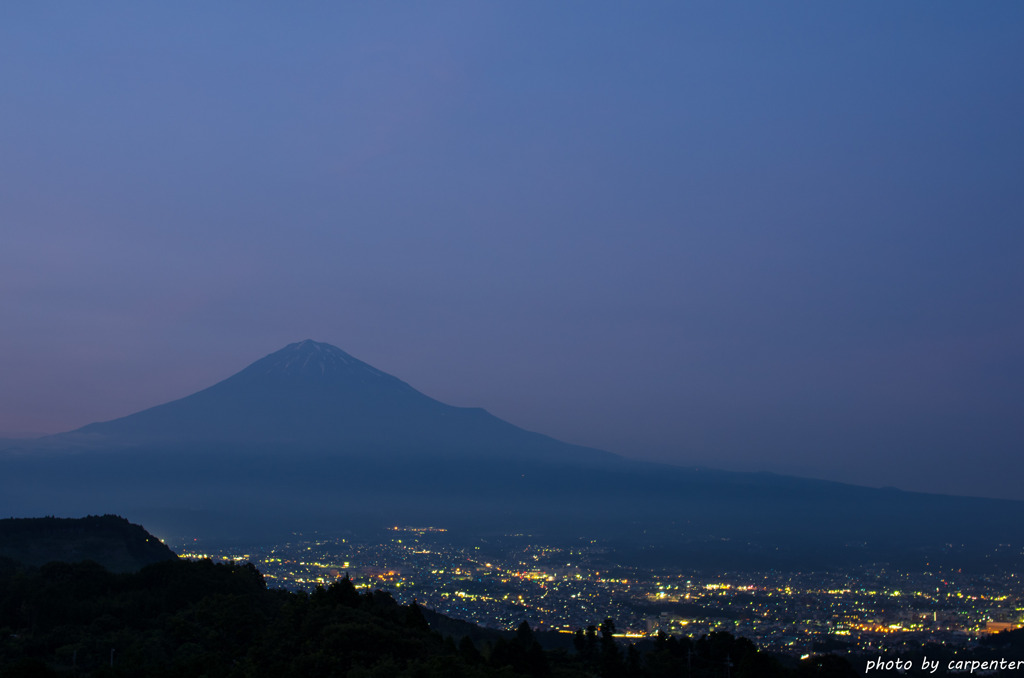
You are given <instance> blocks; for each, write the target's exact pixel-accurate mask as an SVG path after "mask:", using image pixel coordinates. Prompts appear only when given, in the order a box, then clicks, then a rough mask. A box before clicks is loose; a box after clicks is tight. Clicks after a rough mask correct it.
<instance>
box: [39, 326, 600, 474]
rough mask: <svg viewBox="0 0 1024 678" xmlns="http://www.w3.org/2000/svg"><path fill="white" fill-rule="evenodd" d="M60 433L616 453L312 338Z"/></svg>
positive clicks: (116, 443) (150, 441)
mask: <svg viewBox="0 0 1024 678" xmlns="http://www.w3.org/2000/svg"><path fill="white" fill-rule="evenodd" d="M56 438H57V439H58V440H60V439H64V440H67V441H69V442H70V441H76V442H83V443H85V444H88V445H92V446H95V445H103V446H105V447H125V446H153V445H158V446H168V445H173V446H186V447H188V446H194V445H204V446H207V445H211V444H215V445H226V446H228V447H237V446H257V447H267V446H273V447H275V448H278V447H281V446H288V447H289V448H295V447H300V448H303V449H305V450H324V451H330V452H331V453H332V454H334V455H345V454H354V455H361V454H365V453H366V452H367V451H368V450H379V451H382V452H386V453H387V454H389V455H392V456H395V455H407V454H412V455H424V454H427V455H430V456H434V457H436V456H444V457H459V456H471V457H474V458H478V457H480V456H490V457H501V456H510V457H515V458H544V459H546V460H552V459H556V458H557V459H563V460H571V461H574V462H580V461H590V462H593V461H596V460H601V459H603V460H606V461H607V460H609V459H611V458H612V457H613V455H611V454H609V453H607V452H601V451H599V450H593V449H587V448H581V447H577V446H574V445H567V444H565V443H561V442H558V441H556V440H554V439H552V438H549V437H547V436H544V435H540V434H537V433H531V432H529V431H525V430H523V429H521V428H518V427H516V426H513V425H512V424H509V423H508V422H505V421H502V420H501V419H498V418H497V417H495V416H493V415H491V414H489V413H488V412H486V411H485V410H482V409H479V408H463V407H452V406H450V405H445V404H444V403H441V402H438V401H437V400H434V399H433V398H430V397H428V396H425V395H423V394H422V393H420V392H419V391H417V390H416V389H414V388H412V387H411V386H409V385H408V384H407V383H405V382H404V381H401V380H400V379H396V378H395V377H393V376H391V375H389V374H385V373H384V372H381V371H380V370H378V369H376V368H374V367H371V366H370V365H367V364H366V363H364V362H362V361H361V360H357V359H356V358H353V357H352V356H350V355H349V354H348V353H345V352H344V351H342V350H341V349H339V348H336V347H334V346H331V345H330V344H324V343H319V342H316V341H312V340H306V341H301V342H298V343H295V344H289V345H288V346H286V347H285V348H283V349H281V350H280V351H277V352H276V353H272V354H270V355H268V356H266V357H265V358H263V359H261V360H258V361H256V362H255V363H253V364H252V365H249V366H248V367H246V368H245V369H244V370H242V371H241V372H239V373H237V374H235V375H234V376H232V377H229V378H228V379H225V380H224V381H222V382H220V383H218V384H215V385H214V386H211V387H210V388H207V389H205V390H203V391H199V392H198V393H195V394H193V395H190V396H188V397H186V398H182V399H180V400H175V401H173V402H170V403H167V404H164V405H159V406H157V407H153V408H150V409H148V410H144V411H142V412H138V413H136V414H132V415H129V416H127V417H122V418H121V419H115V420H113V421H107V422H102V423H96V424H90V425H88V426H85V427H83V428H81V429H78V430H77V431H74V432H72V433H70V434H65V435H63V436H57V437H56Z"/></svg>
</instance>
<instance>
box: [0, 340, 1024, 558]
mask: <svg viewBox="0 0 1024 678" xmlns="http://www.w3.org/2000/svg"><path fill="white" fill-rule="evenodd" d="M5 513H6V514H8V515H16V516H19V515H20V516H25V515H47V514H50V515H52V514H57V513H65V514H78V515H81V514H85V513H117V514H120V515H128V516H130V517H132V518H133V519H135V520H138V521H140V522H145V523H146V524H147V525H150V526H151V528H152V529H154V530H156V532H157V534H164V535H165V536H167V535H178V536H181V535H201V536H202V535H206V536H224V535H234V536H253V537H259V538H266V537H267V535H268V534H269V533H277V534H287V533H289V532H291V531H292V530H297V529H298V530H304V531H308V530H313V529H321V530H331V529H337V526H339V525H346V526H347V527H348V528H349V529H351V528H352V527H353V526H359V525H365V526H370V527H380V526H382V525H388V524H391V525H393V524H435V525H438V524H439V525H445V526H448V527H452V528H458V529H463V530H474V531H476V532H533V533H543V534H546V535H561V536H581V535H593V536H600V537H602V538H608V539H615V540H618V543H620V544H621V545H622V548H624V549H634V550H635V551H636V553H638V554H641V555H642V556H643V557H644V558H647V559H649V560H658V559H661V560H664V561H666V562H671V563H678V562H680V560H684V561H686V562H690V563H697V562H701V563H724V564H726V565H730V566H732V565H736V564H738V563H743V564H745V565H750V566H765V565H766V564H770V565H772V566H782V565H784V564H786V562H792V563H796V564H798V565H799V566H800V567H802V568H806V567H808V566H810V565H813V564H815V563H819V564H822V565H827V564H828V563H835V562H846V561H849V560H850V559H854V560H859V561H875V560H879V559H883V560H885V559H891V558H892V557H894V555H893V554H895V555H896V556H899V557H901V558H902V557H907V558H910V559H911V560H914V561H915V562H916V561H918V560H920V561H921V562H922V563H923V562H926V561H927V562H936V559H940V558H941V557H944V556H943V555H942V554H944V553H945V554H959V555H957V556H956V557H958V558H962V557H964V554H977V557H978V558H987V557H988V556H987V555H985V554H987V553H988V551H986V549H989V548H990V547H991V548H995V545H997V544H1001V543H1016V542H1014V538H1015V537H1016V535H1018V534H1019V525H1020V524H1021V523H1022V521H1024V502H1014V501H1004V500H991V499H977V498H965V497H947V496H941V495H928V494H919V493H909V492H900V491H898V490H891V489H883V490H878V489H871V488H864V487H856V486H852V485H845V484H842V483H834V482H825V481H816V480H807V479H800V478H793V477H786V476H776V475H772V474H765V473H757V474H754V473H731V472H724V471H715V470H711V469H706V468H682V467H677V466H669V465H664V464H650V463H640V462H636V461H632V460H628V459H625V458H622V457H620V456H617V455H614V454H611V453H608V452H603V451H600V450H594V449H589V448H585V447H579V446H575V445H569V444H566V443H562V442H559V441H557V440H555V439H553V438H550V437H548V436H544V435H541V434H538V433H533V432H529V431H525V430H523V429H521V428H519V427H516V426H514V425H512V424H510V423H508V422H505V421H502V420H500V419H498V418H496V417H494V416H492V415H490V414H489V413H487V412H486V411H484V410H481V409H477V408H459V407H452V406H450V405H446V404H444V403H441V402H438V401H437V400H434V399H432V398H430V397H428V396H426V395H424V394H422V393H420V392H418V391H417V390H415V389H414V388H412V387H411V386H409V385H408V384H406V383H405V382H403V381H401V380H400V379H397V378H395V377H393V376H391V375H388V374H385V373H384V372H381V371H380V370H377V369H376V368H374V367H372V366H370V365H368V364H366V363H364V362H362V361H360V360H357V359H356V358H354V357H352V356H350V355H349V354H347V353H345V352H344V351H342V350H340V349H338V348H335V347H333V346H330V345H328V344H323V343H318V342H314V341H309V340H307V341H302V342H298V343H295V344H290V345H288V346H286V347H285V348H283V349H281V350H280V351H277V352H275V353H272V354H270V355H268V356H266V357H265V358H263V359H261V360H258V361H256V362H255V363H253V364H251V365H250V366H249V367H247V368H245V369H244V370H242V371H241V372H239V373H237V374H235V375H234V376H232V377H229V378H228V379H225V380H224V381H222V382H220V383H217V384H214V385H213V386H211V387H209V388H207V389H205V390H203V391H199V392H198V393H195V394H193V395H190V396H188V397H185V398H182V399H180V400H176V401H173V402H170V403H167V404H164V405H160V406H157V407H154V408H151V409H148V410H144V411H142V412H138V413H135V414H132V415H129V416H126V417H123V418H121V419H115V420H112V421H107V422H101V423H96V424H90V425H88V426H85V427H83V428H81V429H78V430H76V431H71V432H69V433H65V434H60V435H56V436H50V437H48V438H45V439H40V440H36V441H27V442H26V441H21V442H18V443H15V444H13V445H9V446H8V447H7V448H6V449H5V450H2V451H0V515H3V514H5ZM1004 552H1005V550H1004ZM1011 552H1013V551H1012V549H1011ZM1014 553H1016V554H1017V557H1018V558H1019V557H1020V549H1019V546H1018V548H1017V551H1015V552H1014ZM951 557H952V556H951ZM787 559H789V561H787Z"/></svg>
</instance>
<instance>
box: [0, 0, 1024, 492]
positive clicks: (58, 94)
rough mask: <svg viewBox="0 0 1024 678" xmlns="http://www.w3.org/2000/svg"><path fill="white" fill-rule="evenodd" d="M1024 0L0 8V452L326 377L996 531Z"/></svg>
mask: <svg viewBox="0 0 1024 678" xmlns="http://www.w3.org/2000/svg"><path fill="white" fill-rule="evenodd" d="M1022 36H1024V4H1022V3H1019V2H984V3H966V2H899V3H892V2H856V3H852V2H850V3H811V2H800V3H795V2H793V3H786V2H782V3H753V2H749V3H728V2H694V3H675V2H650V3H600V2H589V1H588V2H576V3H573V2H560V3H549V2H507V3H491V2H466V3H409V4H398V3H389V2H379V3H378V2H374V3H327V2H324V3H316V2H310V3H300V4H298V5H296V4H294V3H276V4H271V3H227V2H225V3H206V2H203V3H193V4H188V3H129V2H123V3H103V2H100V3H73V2H64V3H48V2H32V3H4V4H3V5H0V324H2V328H3V329H2V331H0V432H2V433H5V434H8V435H12V434H28V433H54V432H59V431H64V430H69V429H72V428H76V427H78V426H82V425H84V424H86V423H89V422H92V421H98V420H105V419H111V418H114V417H118V416H122V415H125V414H128V413H130V412H134V411H137V410H139V409H143V408H146V407H149V406H152V405H156V404H159V403H161V402H165V401H168V400H171V399H174V398H178V397H182V396H184V395H187V394H189V393H191V392H194V391H196V390H199V389H200V388H204V387H206V386H208V385H210V384H212V383H214V382H215V381H218V380H220V379H223V378H225V377H227V376H229V375H230V374H232V373H234V372H236V371H237V370H239V369H241V368H243V367H244V366H245V365H247V364H249V363H250V362H252V361H254V360H256V359H258V358H260V357H262V356H263V355H265V354H267V353H270V352H272V351H275V350H277V349H279V348H281V347H282V346H284V345H285V344H287V343H290V342H293V341H298V340H301V339H305V338H313V339H316V340H318V341H326V342H329V343H332V344H335V345H337V346H339V347H340V348H342V349H344V350H346V351H348V352H349V353H352V354H353V355H355V356H356V357H358V358H361V359H363V360H365V361H367V362H369V363H371V364H373V365H374V366H376V367H378V368H380V369H383V370H385V371H387V372H390V373H392V374H394V375H396V376H398V377H400V378H402V379H404V380H406V381H408V382H409V383H410V384H412V385H413V386H414V387H416V388H418V389H419V390H421V391H423V392H424V393H426V394H427V395H430V396H433V397H435V398H438V399H439V400H442V401H445V402H448V403H451V404H453V405H464V406H481V407H484V408H486V409H488V410H489V411H491V412H492V413H494V414H496V415H497V416H500V417H502V418H504V419H507V420H509V421H511V422H513V423H515V424H518V425H520V426H523V427H525V428H528V429H532V430H537V431H541V432H544V433H547V434H549V435H553V436H555V437H557V438H560V439H563V440H566V441H569V442H574V443H580V444H585V445H591V446H595V447H599V448H604V449H608V450H612V451H616V452H619V453H621V454H625V455H627V456H634V457H638V458H646V459H656V460H664V461H674V462H679V463H699V464H702V465H706V466H713V467H719V468H727V469H737V470H752V471H760V470H767V471H775V472H782V473H792V474H797V475H803V476H811V477H822V478H830V479H836V480H843V481H848V482H855V483H861V484H867V485H875V486H882V485H892V486H897V487H900V488H904V489H914V490H925V491H935V492H948V493H955V494H976V495H983V496H997V497H1011V498H1019V499H1024V486H1022V484H1021V483H1020V478H1021V477H1024V66H1022V64H1024V39H1022Z"/></svg>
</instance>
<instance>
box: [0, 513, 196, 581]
mask: <svg viewBox="0 0 1024 678" xmlns="http://www.w3.org/2000/svg"><path fill="white" fill-rule="evenodd" d="M0 557H3V558H9V559H11V560H15V561H17V562H20V563H23V564H26V565H43V564H45V563H49V562H51V561H61V562H65V563H76V562H81V561H83V560H91V561H94V562H96V563H99V564H100V565H102V566H103V567H105V568H107V569H108V570H111V571H112V572H133V571H136V570H139V569H141V568H142V567H144V566H146V565H150V564H152V563H156V562H159V561H162V560H170V559H173V558H176V556H175V554H174V551H172V550H171V549H169V548H168V547H167V546H165V545H164V544H163V543H162V542H161V541H160V540H159V539H157V538H156V537H154V536H153V535H151V534H150V533H149V532H146V530H145V529H143V528H142V527H141V526H139V525H134V524H132V523H130V522H128V521H127V520H125V519H124V518H121V517H119V516H113V515H106V516H88V517H86V518H9V519H6V520H0Z"/></svg>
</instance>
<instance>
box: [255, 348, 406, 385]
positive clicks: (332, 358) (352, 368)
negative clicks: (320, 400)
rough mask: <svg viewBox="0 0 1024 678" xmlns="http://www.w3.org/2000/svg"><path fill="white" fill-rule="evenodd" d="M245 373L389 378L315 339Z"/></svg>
mask: <svg viewBox="0 0 1024 678" xmlns="http://www.w3.org/2000/svg"><path fill="white" fill-rule="evenodd" d="M244 372H248V373H250V374H254V375H255V374H261V375H270V376H278V377H301V378H316V377H325V378H329V377H333V376H342V375H348V376H350V377H351V376H358V377H360V378H366V377H370V376H373V377H388V376H389V375H387V374H385V373H384V372H381V371H380V370H378V369H376V368H375V367H371V366H370V365H367V364H366V363H364V362H363V361H362V360H359V359H358V358H353V357H352V356H351V355H349V354H348V353H345V352H344V351H342V350H341V349H340V348H338V347H337V346H332V345H331V344H326V343H323V342H320V341H313V340H312V339H305V340H303V341H297V342H295V343H294V344H288V345H287V346H285V347H284V348H282V349H281V350H279V351H276V352H274V353H271V354H270V355H268V356H266V357H264V358H262V359H261V360H257V361H256V362H255V363H253V364H252V365H250V366H249V367H247V368H246V369H245V370H244ZM244 372H243V373H244Z"/></svg>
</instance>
